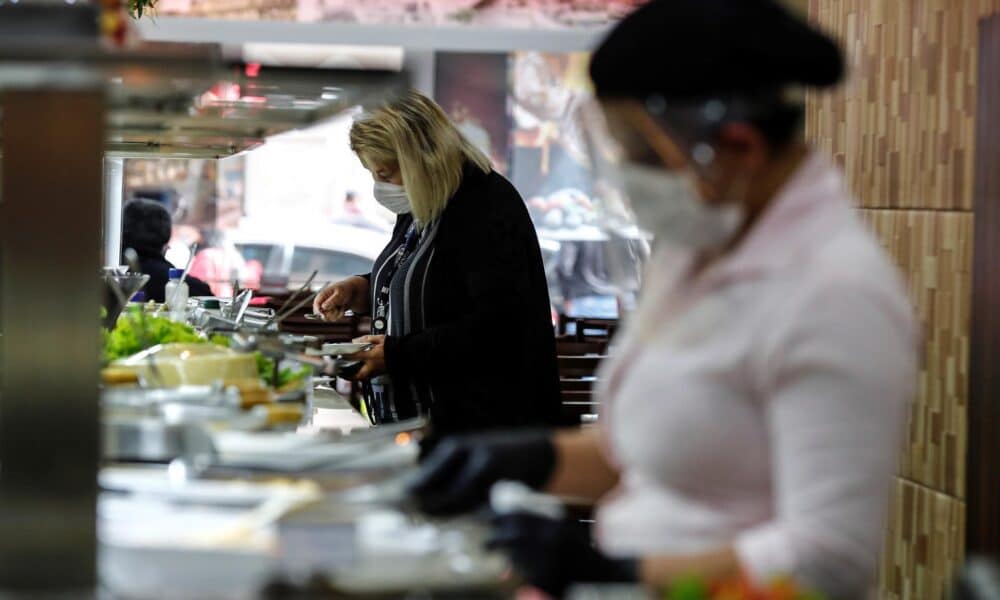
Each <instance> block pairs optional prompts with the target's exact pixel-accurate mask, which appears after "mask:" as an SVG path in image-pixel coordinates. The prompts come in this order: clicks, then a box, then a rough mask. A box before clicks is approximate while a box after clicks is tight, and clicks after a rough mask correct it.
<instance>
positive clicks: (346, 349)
mask: <svg viewBox="0 0 1000 600" xmlns="http://www.w3.org/2000/svg"><path fill="white" fill-rule="evenodd" d="M371 347H372V345H371V344H355V343H351V342H343V343H339V344H323V349H322V350H316V349H315V348H309V349H307V350H306V354H308V355H310V356H344V355H347V354H354V353H356V352H361V351H362V350H367V349H369V348H371Z"/></svg>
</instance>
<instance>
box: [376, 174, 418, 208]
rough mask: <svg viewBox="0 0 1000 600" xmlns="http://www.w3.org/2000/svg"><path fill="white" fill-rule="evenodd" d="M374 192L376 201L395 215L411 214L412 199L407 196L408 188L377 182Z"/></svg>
mask: <svg viewBox="0 0 1000 600" xmlns="http://www.w3.org/2000/svg"><path fill="white" fill-rule="evenodd" d="M372 191H373V193H374V194H375V201H376V202H378V203H379V204H381V205H382V206H384V207H386V208H388V209H389V210H391V211H392V212H393V213H395V214H397V215H402V214H406V213H408V212H410V210H411V208H410V197H409V196H407V195H406V188H404V187H403V186H401V185H397V184H395V183H386V182H384V181H376V182H375V188H374V189H373V190H372Z"/></svg>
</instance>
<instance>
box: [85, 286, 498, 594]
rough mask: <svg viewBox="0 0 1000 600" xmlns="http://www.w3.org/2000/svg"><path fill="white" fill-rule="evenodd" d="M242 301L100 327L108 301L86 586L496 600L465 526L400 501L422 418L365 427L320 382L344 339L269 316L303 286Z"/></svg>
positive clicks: (143, 313) (477, 532) (136, 316)
mask: <svg viewBox="0 0 1000 600" xmlns="http://www.w3.org/2000/svg"><path fill="white" fill-rule="evenodd" d="M104 278H105V284H106V285H107V286H109V287H112V288H114V287H116V286H118V287H120V286H121V282H122V281H133V279H132V278H133V275H132V274H130V273H128V272H122V271H121V270H116V271H114V272H106V273H105V275H104ZM135 282H137V283H138V284H139V285H138V286H136V285H132V286H131V289H127V290H124V289H118V290H115V293H113V294H111V295H109V297H110V298H117V297H120V296H123V295H125V294H126V293H129V294H134V293H135V292H137V291H139V289H141V284H142V281H141V278H138V279H136V280H135ZM119 292H120V293H119ZM246 294H247V295H246V296H244V297H238V298H236V299H229V298H191V299H189V300H188V301H187V303H186V305H185V306H184V307H183V308H182V309H181V310H180V311H177V310H172V311H170V310H168V309H167V308H166V307H165V306H164V305H161V304H156V303H153V302H150V303H141V302H130V303H126V304H125V306H124V307H123V308H121V309H120V310H118V316H117V318H116V319H115V320H114V322H110V321H109V320H108V319H107V314H109V312H108V309H109V308H110V309H111V310H112V311H114V310H116V308H117V307H115V306H114V303H111V306H106V307H105V309H104V311H105V319H104V322H105V325H106V326H107V327H106V328H104V329H103V333H102V339H103V350H102V357H101V360H102V364H103V368H102V371H101V379H102V389H101V430H102V435H103V443H102V465H103V466H102V468H101V470H100V474H99V478H98V481H99V485H100V490H101V491H100V494H99V498H98V527H97V538H98V543H99V554H98V572H99V574H100V585H101V586H102V587H103V588H105V589H106V590H107V591H109V592H110V593H112V594H114V595H116V596H123V597H138V598H143V597H149V598H154V597H155V598H163V597H177V598H190V597H232V598H245V597H255V596H257V595H259V594H261V593H262V590H264V591H267V590H269V591H267V593H269V594H277V595H278V596H282V595H284V594H289V595H294V593H297V592H294V591H295V590H298V592H302V591H303V590H311V593H319V591H322V593H323V594H326V595H329V596H331V597H345V596H346V597H386V596H389V597H393V596H404V595H408V594H410V593H411V592H412V590H414V589H423V590H425V591H426V592H427V593H428V594H431V595H442V596H451V597H455V596H456V595H457V596H460V597H503V596H504V595H505V591H507V592H509V588H510V580H509V579H510V578H509V576H508V575H507V571H508V567H507V563H506V561H505V559H503V558H502V557H500V556H499V555H494V554H491V553H487V552H486V551H485V550H484V549H483V545H482V539H483V536H484V535H485V529H484V528H483V526H482V525H481V524H480V523H479V522H478V521H476V519H474V518H469V517H466V518H464V519H458V520H449V521H432V520H429V519H427V518H426V517H423V516H421V515H420V514H419V513H418V512H417V511H416V510H415V509H414V508H413V507H412V506H411V503H410V502H409V500H408V498H407V493H406V481H407V478H408V477H409V476H410V473H411V472H412V466H413V464H414V463H415V461H416V458H417V454H418V442H419V440H420V437H421V435H422V434H423V431H424V425H425V424H424V422H423V421H422V420H414V421H410V422H404V423H400V424H398V425H396V426H392V427H379V428H371V427H369V426H368V422H367V419H366V418H365V417H364V416H363V414H360V413H359V412H358V411H356V410H355V409H354V408H353V407H352V406H351V403H350V402H349V400H348V398H347V397H345V396H343V395H341V394H340V393H338V392H337V391H336V389H335V387H334V385H333V384H335V381H336V376H335V374H336V372H337V370H338V368H339V365H340V364H342V362H343V361H344V360H345V359H343V358H342V357H343V355H344V354H345V353H348V352H354V351H357V348H355V347H354V346H356V345H352V344H347V343H323V339H324V338H323V337H322V336H318V335H317V336H311V335H302V334H290V333H287V332H284V331H282V329H281V327H280V322H279V320H278V319H276V318H275V316H276V315H280V314H282V313H283V312H287V311H288V310H289V309H290V307H292V306H297V305H300V304H301V299H303V298H307V297H311V294H310V293H309V292H308V291H307V290H306V289H302V290H299V292H297V293H295V294H292V295H291V296H290V297H288V298H287V299H286V300H284V302H282V303H280V305H278V306H277V307H276V308H266V307H265V308H261V307H259V306H253V305H254V304H256V305H261V304H263V302H261V301H254V300H253V299H252V298H251V297H250V293H249V292H246ZM306 304H309V303H306ZM305 311H307V309H306V308H305V307H304V306H300V308H299V309H298V310H297V312H300V313H301V312H305ZM236 312H239V313H241V314H240V318H239V319H238V320H237V319H235V318H234V317H235V313H236ZM388 560H391V561H392V564H393V568H392V569H391V572H389V571H387V570H386V569H385V564H386V561H388ZM178 582H182V583H178ZM317 586H319V587H317ZM165 590H167V591H165ZM282 590H284V591H282Z"/></svg>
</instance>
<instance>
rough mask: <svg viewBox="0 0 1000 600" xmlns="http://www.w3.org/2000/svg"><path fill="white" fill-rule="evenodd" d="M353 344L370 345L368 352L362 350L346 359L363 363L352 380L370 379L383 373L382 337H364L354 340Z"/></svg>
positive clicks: (383, 346)
mask: <svg viewBox="0 0 1000 600" xmlns="http://www.w3.org/2000/svg"><path fill="white" fill-rule="evenodd" d="M354 343H356V344H371V345H372V347H371V349H370V350H363V351H361V352H357V353H355V354H352V355H350V356H348V357H346V358H349V359H352V360H360V361H361V362H362V363H363V364H362V365H361V369H360V370H359V371H358V373H357V375H355V376H354V379H358V380H360V379H370V378H372V377H377V376H379V375H381V374H383V373H385V336H384V335H365V336H362V337H359V338H357V339H356V340H354Z"/></svg>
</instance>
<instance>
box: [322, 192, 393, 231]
mask: <svg viewBox="0 0 1000 600" xmlns="http://www.w3.org/2000/svg"><path fill="white" fill-rule="evenodd" d="M333 222H334V223H337V224H340V225H350V226H352V227H361V228H364V229H372V230H374V231H388V230H389V229H390V228H389V227H388V225H387V224H386V223H385V222H384V221H379V220H377V219H373V218H372V217H369V216H368V215H366V214H365V213H364V211H363V210H361V205H360V203H359V201H358V194H357V193H356V192H354V191H352V190H348V191H347V192H345V193H344V205H343V210H342V211H341V213H340V214H339V215H337V216H336V217H334V218H333Z"/></svg>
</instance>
